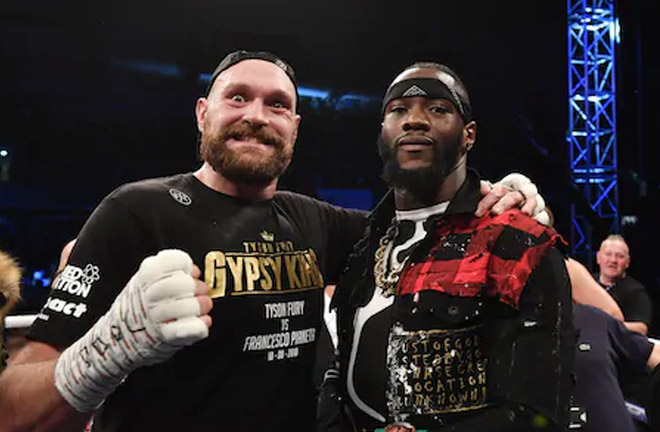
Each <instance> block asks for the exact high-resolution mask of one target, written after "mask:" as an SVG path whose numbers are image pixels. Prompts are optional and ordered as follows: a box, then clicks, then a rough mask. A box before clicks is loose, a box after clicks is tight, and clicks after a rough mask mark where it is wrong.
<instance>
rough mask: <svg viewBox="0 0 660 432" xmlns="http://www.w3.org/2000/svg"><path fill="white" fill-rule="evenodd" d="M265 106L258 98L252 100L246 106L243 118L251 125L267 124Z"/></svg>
mask: <svg viewBox="0 0 660 432" xmlns="http://www.w3.org/2000/svg"><path fill="white" fill-rule="evenodd" d="M266 109H267V107H266V106H265V105H264V103H263V101H262V100H260V99H254V100H252V101H251V102H250V103H249V104H248V105H247V106H246V107H245V112H244V114H243V120H244V121H246V122H248V123H250V124H252V125H267V124H268V115H267V112H266Z"/></svg>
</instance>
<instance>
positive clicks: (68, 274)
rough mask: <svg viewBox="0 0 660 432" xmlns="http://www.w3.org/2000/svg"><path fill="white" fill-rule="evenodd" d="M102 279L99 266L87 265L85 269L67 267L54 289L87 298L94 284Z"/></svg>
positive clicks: (56, 281) (72, 266) (57, 279)
mask: <svg viewBox="0 0 660 432" xmlns="http://www.w3.org/2000/svg"><path fill="white" fill-rule="evenodd" d="M100 278H101V274H100V270H99V268H98V266H95V265H93V264H87V265H86V266H85V268H84V269H82V268H80V267H77V266H74V265H70V264H69V265H67V266H66V267H64V270H62V273H61V274H60V275H59V277H57V278H56V279H55V283H54V284H53V289H54V290H58V291H64V292H67V293H69V294H72V295H75V296H78V297H83V298H87V296H88V295H89V291H90V290H91V289H92V284H93V283H94V282H96V281H97V280H99V279H100Z"/></svg>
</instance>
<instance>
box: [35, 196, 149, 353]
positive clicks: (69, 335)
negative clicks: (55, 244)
mask: <svg viewBox="0 0 660 432" xmlns="http://www.w3.org/2000/svg"><path fill="white" fill-rule="evenodd" d="M116 195H117V194H116V192H115V193H113V194H111V195H109V196H108V197H106V198H105V199H104V200H103V201H102V202H101V204H100V205H99V206H98V207H97V208H96V210H94V212H93V213H92V215H91V216H90V217H89V219H88V220H87V222H86V223H85V225H84V227H83V229H82V230H81V232H80V234H79V236H78V239H77V242H76V244H75V247H74V248H73V251H72V252H71V256H70V257H69V261H68V264H67V266H66V267H65V269H64V271H63V272H62V273H61V274H60V276H59V277H58V278H56V280H55V281H54V282H53V286H52V289H51V293H50V296H49V298H48V300H47V301H46V304H45V305H44V307H43V309H42V310H41V313H40V314H39V315H38V317H37V319H36V321H35V322H34V324H33V325H32V327H31V328H30V329H29V331H28V334H27V338H28V339H31V340H35V341H40V342H45V343H47V344H50V345H53V346H55V347H57V348H60V349H62V348H65V347H67V346H68V345H70V344H72V343H73V342H74V341H76V340H77V339H79V338H80V337H81V336H82V335H84V334H85V332H86V331H87V330H88V329H89V328H90V327H91V326H92V325H93V324H94V323H95V322H96V321H97V320H98V318H99V317H101V316H102V315H103V314H104V313H105V312H106V311H107V310H108V308H109V307H110V305H111V304H112V302H113V300H114V298H115V297H116V296H117V294H118V293H119V292H120V291H121V290H122V289H123V287H124V286H125V285H126V283H127V282H128V281H129V279H130V278H131V276H132V275H133V274H134V273H135V272H136V271H137V269H138V267H139V263H140V262H141V260H142V259H143V258H144V257H145V256H146V250H147V245H148V244H150V242H149V239H148V238H147V235H146V234H145V233H146V231H145V230H144V228H143V227H142V224H141V223H140V221H139V219H138V218H137V217H136V215H135V214H133V213H132V212H131V211H129V210H128V209H127V208H126V207H125V206H123V205H122V204H121V202H119V201H120V200H119V199H117V196H116Z"/></svg>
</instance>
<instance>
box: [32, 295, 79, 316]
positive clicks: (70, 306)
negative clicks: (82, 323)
mask: <svg viewBox="0 0 660 432" xmlns="http://www.w3.org/2000/svg"><path fill="white" fill-rule="evenodd" d="M44 309H50V310H52V311H54V312H59V313H63V314H64V315H73V317H74V318H80V317H81V316H82V315H83V314H84V313H85V312H87V306H85V304H84V303H75V302H71V303H69V302H67V301H64V300H62V299H58V298H52V297H51V298H49V299H48V301H47V302H46V304H45V305H44ZM39 315H40V317H39V318H40V319H44V317H42V316H41V315H43V316H48V315H46V314H43V313H42V314H39ZM45 321H48V319H45Z"/></svg>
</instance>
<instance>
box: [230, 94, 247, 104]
mask: <svg viewBox="0 0 660 432" xmlns="http://www.w3.org/2000/svg"><path fill="white" fill-rule="evenodd" d="M231 100H233V101H234V102H245V98H244V97H243V95H239V94H235V95H234V96H232V97H231Z"/></svg>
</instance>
